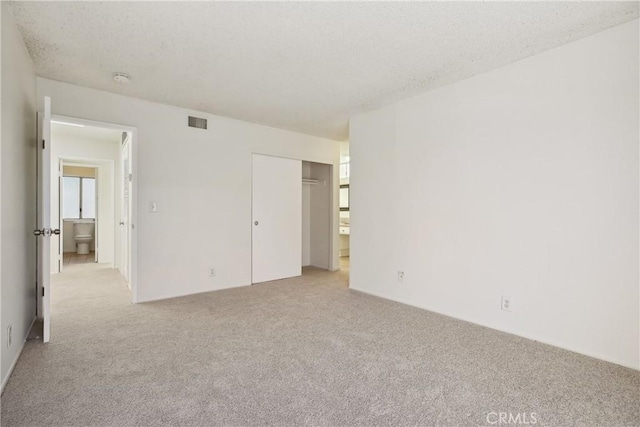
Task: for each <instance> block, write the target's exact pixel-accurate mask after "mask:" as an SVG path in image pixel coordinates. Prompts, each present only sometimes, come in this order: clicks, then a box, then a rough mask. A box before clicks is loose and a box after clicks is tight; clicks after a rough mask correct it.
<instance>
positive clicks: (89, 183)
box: [62, 176, 96, 219]
mask: <svg viewBox="0 0 640 427" xmlns="http://www.w3.org/2000/svg"><path fill="white" fill-rule="evenodd" d="M62 186H63V188H62V197H63V200H62V217H63V218H64V219H81V218H83V219H84V218H86V219H95V217H96V180H95V178H81V177H77V176H65V177H63V178H62Z"/></svg>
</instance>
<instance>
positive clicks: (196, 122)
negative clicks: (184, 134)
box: [189, 116, 207, 129]
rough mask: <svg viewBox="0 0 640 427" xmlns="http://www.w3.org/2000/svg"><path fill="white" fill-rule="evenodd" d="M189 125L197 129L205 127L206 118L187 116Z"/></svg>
mask: <svg viewBox="0 0 640 427" xmlns="http://www.w3.org/2000/svg"><path fill="white" fill-rule="evenodd" d="M189 127H192V128H198V129H206V128H207V119H201V118H200V117H193V116H189Z"/></svg>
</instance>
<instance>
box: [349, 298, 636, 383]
mask: <svg viewBox="0 0 640 427" xmlns="http://www.w3.org/2000/svg"><path fill="white" fill-rule="evenodd" d="M349 289H351V290H354V291H357V292H362V293H363V294H367V295H373V296H374V297H378V298H382V299H386V300H389V301H394V302H398V303H400V304H405V305H409V306H412V307H417V308H420V309H422V310H427V311H430V312H432V313H436V314H440V315H442V316H447V317H451V318H452V319H457V320H462V321H464V322H469V323H473V324H474V325H480V326H484V327H485V328H489V329H493V330H496V331H500V332H505V333H507V334H511V335H516V336H519V337H522V338H526V339H528V340H532V341H538V342H540V343H542V344H546V345H550V346H553V347H558V348H561V349H563V350H567V351H571V352H573V353H578V354H582V355H584V356H588V357H592V358H594V359H599V360H604V361H605V362H609V363H615V364H616V365H620V366H624V367H625V368H630V369H633V370H636V371H640V365H633V364H630V363H626V362H624V361H621V360H617V359H615V358H611V357H608V356H603V355H601V354H595V353H591V352H588V351H584V350H581V349H577V348H573V347H571V346H567V345H564V344H561V343H557V342H553V341H550V340H546V339H541V338H539V337H536V336H532V335H529V334H522V333H520V332H518V331H514V330H508V329H505V328H502V327H499V326H497V325H492V324H488V323H481V322H478V321H477V320H474V319H470V318H466V317H461V316H454V315H452V314H449V313H445V312H442V311H440V310H434V309H433V308H431V307H429V306H427V305H425V304H419V303H416V302H413V301H405V300H403V299H401V298H391V297H389V296H387V295H384V294H383V293H381V292H372V291H369V290H364V289H358V288H357V287H353V286H349Z"/></svg>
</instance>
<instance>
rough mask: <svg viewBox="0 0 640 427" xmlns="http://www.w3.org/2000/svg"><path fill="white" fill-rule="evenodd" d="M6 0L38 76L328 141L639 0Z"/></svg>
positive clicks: (609, 21) (624, 17) (610, 18)
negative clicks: (119, 79) (117, 76)
mask: <svg viewBox="0 0 640 427" xmlns="http://www.w3.org/2000/svg"><path fill="white" fill-rule="evenodd" d="M12 7H13V12H14V14H15V17H16V19H17V22H18V26H19V28H20V30H21V32H22V34H23V36H24V39H25V42H26V44H27V47H28V49H29V52H30V54H31V56H32V57H33V60H34V62H35V66H36V71H37V73H38V75H40V76H42V77H46V78H50V79H54V80H60V81H64V82H69V83H74V84H78V85H82V86H88V87H92V88H97V89H102V90H106V91H110V92H116V93H120V94H123V95H129V96H133V97H137V98H143V99H147V100H151V101H156V102H161V103H166V104H172V105H177V106H181V107H185V108H190V109H194V110H199V111H206V112H210V113H214V114H219V115H223V116H228V117H234V118H237V119H242V120H247V121H251V122H256V123H263V124H267V125H270V126H275V127H280V128H285V129H291V130H296V131H300V132H305V133H309V134H314V135H319V136H325V137H329V138H334V139H345V138H347V137H348V127H347V124H348V120H349V117H350V116H351V115H352V114H353V113H355V112H358V111H362V110H365V109H370V108H373V107H377V106H380V105H384V104H388V103H391V102H393V101H396V100H398V99H400V98H402V97H405V96H409V95H413V94H417V93H420V92H423V91H426V90H429V89H432V88H434V87H438V86H442V85H444V84H447V83H451V82H453V81H456V80H460V79H464V78H467V77H470V76H472V75H475V74H478V73H481V72H484V71H487V70H490V69H493V68H496V67H499V66H502V65H505V64H508V63H510V62H513V61H516V60H518V59H521V58H524V57H527V56H530V55H533V54H535V53H538V52H541V51H544V50H547V49H550V48H553V47H556V46H559V45H562V44H565V43H567V42H570V41H572V40H576V39H579V38H582V37H585V36H588V35H590V34H593V33H596V32H598V31H601V30H604V29H606V28H609V27H612V26H615V25H618V24H621V23H623V22H627V21H630V20H632V19H634V18H637V17H638V2H517V1H512V2H464V3H462V2H428V3H427V2H300V3H295V2H15V3H12ZM114 71H122V72H126V73H128V74H130V75H131V76H132V81H131V83H130V84H128V85H121V84H117V83H115V82H113V80H112V78H111V75H112V73H113V72H114Z"/></svg>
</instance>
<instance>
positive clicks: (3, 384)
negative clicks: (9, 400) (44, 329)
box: [0, 317, 37, 394]
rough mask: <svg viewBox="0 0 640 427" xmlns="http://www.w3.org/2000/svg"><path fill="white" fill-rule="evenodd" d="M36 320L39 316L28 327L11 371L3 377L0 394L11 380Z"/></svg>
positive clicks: (12, 363)
mask: <svg viewBox="0 0 640 427" xmlns="http://www.w3.org/2000/svg"><path fill="white" fill-rule="evenodd" d="M36 320H37V318H36V317H34V318H33V320H32V321H31V325H29V327H28V328H27V335H25V337H24V339H23V340H22V344H21V345H20V350H18V353H17V354H16V357H15V358H14V359H13V362H11V366H10V367H9V371H8V372H7V376H6V377H4V378H3V379H2V385H0V394H2V393H3V392H4V388H5V386H6V385H7V383H8V382H9V378H11V374H12V373H13V370H14V369H15V367H16V365H17V364H18V359H20V355H22V350H24V346H25V344H26V343H27V338H29V334H30V333H31V328H33V325H34V323H36Z"/></svg>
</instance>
